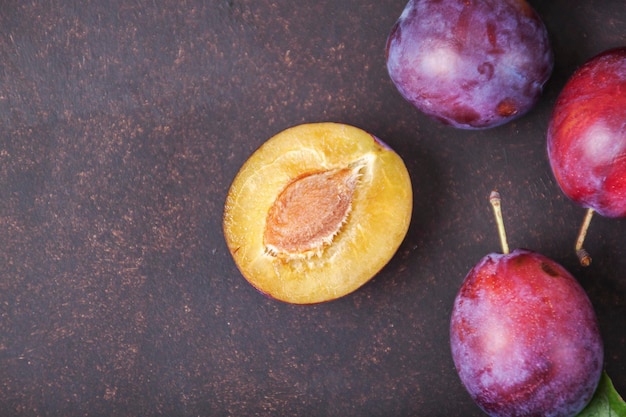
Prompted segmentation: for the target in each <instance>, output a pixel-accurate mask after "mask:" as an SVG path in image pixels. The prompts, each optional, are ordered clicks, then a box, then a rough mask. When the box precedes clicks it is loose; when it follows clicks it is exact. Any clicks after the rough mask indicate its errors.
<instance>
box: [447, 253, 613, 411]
mask: <svg viewBox="0 0 626 417" xmlns="http://www.w3.org/2000/svg"><path fill="white" fill-rule="evenodd" d="M450 346H451V351H452V357H453V360H454V363H455V366H456V369H457V372H458V374H459V377H460V379H461V381H462V382H463V384H464V385H465V388H466V389H467V391H468V392H469V394H470V395H471V396H472V398H473V399H474V401H475V402H476V403H477V404H478V405H479V406H480V407H481V408H482V409H483V410H484V411H485V412H486V413H487V414H489V415H491V416H573V415H576V414H577V413H578V412H580V411H581V410H582V409H583V408H584V407H585V405H586V404H587V403H588V402H589V400H590V399H591V398H592V396H593V393H594V391H595V389H596V387H597V385H598V382H599V379H600V376H601V373H602V367H603V360H604V354H603V343H602V338H601V336H600V331H599V328H598V323H597V319H596V316H595V312H594V310H593V307H592V305H591V302H590V301H589V298H588V297H587V295H586V293H585V291H584V289H583V288H582V287H581V286H580V285H579V284H578V282H577V281H576V280H575V279H574V278H573V277H572V276H571V274H569V273H568V272H567V271H566V270H565V269H564V268H563V267H561V266H560V265H559V264H557V263H556V262H554V261H552V260H551V259H549V258H547V257H545V256H543V255H540V254H538V253H535V252H531V251H528V250H525V249H517V250H515V251H513V252H511V253H510V254H507V255H502V254H490V255H487V256H485V257H484V258H483V259H481V260H480V261H479V263H478V264H476V266H475V267H474V268H473V269H472V270H471V271H470V272H469V273H468V275H467V276H466V278H465V280H464V282H463V285H462V287H461V289H460V290H459V292H458V294H457V296H456V299H455V302H454V307H453V312H452V317H451V322H450Z"/></svg>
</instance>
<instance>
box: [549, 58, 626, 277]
mask: <svg viewBox="0 0 626 417" xmlns="http://www.w3.org/2000/svg"><path fill="white" fill-rule="evenodd" d="M547 136H548V138H547V139H548V159H549V161H550V166H551V168H552V172H553V173H554V176H555V178H556V181H557V183H558V185H559V187H560V188H561V190H562V191H563V193H564V194H565V195H566V196H567V197H569V198H570V199H571V200H573V201H574V202H576V203H577V204H579V205H581V206H583V207H585V208H586V209H587V214H586V216H585V220H584V222H583V225H582V227H581V229H580V233H579V236H578V239H577V241H576V252H577V254H578V257H579V258H580V261H581V264H582V265H584V266H587V265H589V264H590V263H591V258H590V257H589V254H588V253H587V251H586V250H585V249H584V248H583V241H584V239H585V235H586V233H587V228H588V227H589V222H590V221H591V217H592V215H593V213H596V212H597V213H598V214H600V215H602V216H606V217H612V218H616V217H626V47H623V48H615V49H610V50H607V51H604V52H602V53H600V54H598V55H596V56H595V57H593V58H591V59H590V60H588V61H587V62H586V63H585V64H583V65H582V66H581V67H580V68H578V69H577V70H576V71H575V72H574V73H573V74H572V76H571V77H570V78H569V80H568V81H567V83H566V84H565V86H564V87H563V89H562V90H561V93H560V94H559V97H558V98H557V101H556V104H555V106H554V109H553V111H552V116H551V118H550V124H549V126H548V134H547Z"/></svg>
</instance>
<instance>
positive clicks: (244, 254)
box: [223, 123, 413, 304]
mask: <svg viewBox="0 0 626 417" xmlns="http://www.w3.org/2000/svg"><path fill="white" fill-rule="evenodd" d="M412 208H413V195H412V187H411V180H410V177H409V173H408V171H407V169H406V166H405V164H404V162H403V161H402V159H401V158H400V156H398V154H397V153H395V152H394V151H393V150H392V149H391V148H389V147H388V146H387V145H385V144H384V143H383V142H382V141H380V140H379V139H378V138H376V137H375V136H373V135H371V134H369V133H367V132H365V131H363V130H361V129H359V128H356V127H353V126H349V125H345V124H340V123H310V124H303V125H299V126H295V127H292V128H289V129H287V130H284V131H282V132H280V133H278V134H277V135H275V136H274V137H272V138H271V139H269V140H268V141H267V142H266V143H265V144H263V145H262V146H261V147H260V148H259V149H258V150H257V151H256V152H254V153H253V154H252V156H251V157H250V158H249V159H248V160H247V161H246V162H245V163H244V165H243V166H242V168H241V170H240V171H239V173H238V174H237V176H236V177H235V179H234V181H233V184H232V185H231V188H230V190H229V192H228V196H227V198H226V204H225V210H224V223H223V227H224V236H225V238H226V243H227V245H228V248H229V250H230V252H231V254H232V256H233V259H234V260H235V263H236V264H237V267H238V268H239V270H240V271H241V273H242V275H243V276H244V277H245V278H246V279H247V280H248V281H249V282H250V283H251V284H252V285H253V286H254V287H255V288H257V289H258V290H259V291H261V292H262V293H265V294H267V295H269V296H271V297H273V298H275V299H278V300H281V301H284V302H288V303H293V304H314V303H319V302H324V301H329V300H333V299H336V298H339V297H342V296H344V295H346V294H349V293H351V292H353V291H355V290H356V289H358V288H359V287H361V286H362V285H364V284H365V283H366V282H368V281H369V280H370V279H371V278H372V277H373V276H374V275H376V274H377V273H378V272H379V271H380V270H381V269H382V268H383V267H384V266H385V265H386V264H387V263H388V262H389V260H390V259H391V258H392V257H393V255H394V254H395V252H396V251H397V249H398V247H399V246H400V244H401V243H402V241H403V240H404V237H405V236H406V233H407V231H408V227H409V223H410V220H411V214H412Z"/></svg>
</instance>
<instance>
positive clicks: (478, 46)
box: [386, 0, 554, 129]
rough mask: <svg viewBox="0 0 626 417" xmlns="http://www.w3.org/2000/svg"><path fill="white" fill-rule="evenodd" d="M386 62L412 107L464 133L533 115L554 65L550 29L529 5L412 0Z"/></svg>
mask: <svg viewBox="0 0 626 417" xmlns="http://www.w3.org/2000/svg"><path fill="white" fill-rule="evenodd" d="M386 61H387V69H388V72H389V75H390V77H391V80H392V81H393V83H394V85H395V86H396V87H397V89H398V91H399V92H400V94H401V95H402V96H403V97H404V98H405V99H406V100H407V101H409V102H410V103H411V104H413V105H414V106H415V107H416V108H417V109H419V110H420V111H422V112H423V113H425V114H427V115H429V116H431V117H432V118H435V119H437V120H440V121H441V122H443V123H445V124H450V125H452V126H454V127H457V128H464V129H484V128H490V127H495V126H498V125H502V124H504V123H506V122H508V121H510V120H513V119H515V118H518V117H520V116H522V115H523V114H525V113H527V112H528V111H529V110H530V109H531V108H532V107H533V106H534V105H535V104H536V102H537V101H538V100H539V97H540V96H541V93H542V89H543V85H544V84H545V82H546V81H547V80H548V78H549V77H550V74H551V73H552V69H553V66H554V57H553V53H552V49H551V46H550V42H549V38H548V32H547V29H546V28H545V26H544V24H543V22H542V21H541V19H540V18H539V16H538V15H537V13H536V12H535V11H534V10H533V9H532V7H531V6H530V5H528V4H527V3H526V1H525V0H482V1H471V2H468V1H460V0H409V2H408V3H407V5H406V7H405V9H404V11H403V12H402V15H401V16H400V18H399V19H398V21H397V22H396V24H395V25H394V27H393V29H392V30H391V33H390V35H389V37H388V39H387V46H386Z"/></svg>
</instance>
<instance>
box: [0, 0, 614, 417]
mask: <svg viewBox="0 0 626 417" xmlns="http://www.w3.org/2000/svg"><path fill="white" fill-rule="evenodd" d="M531 3H532V5H533V6H534V7H535V8H536V9H537V11H538V12H539V14H540V15H541V16H542V18H543V19H544V21H545V24H546V26H547V28H548V30H549V32H550V36H551V39H552V42H553V46H554V49H555V56H556V67H555V70H554V73H553V76H552V78H551V79H550V81H549V82H548V84H547V85H546V90H545V94H544V96H543V98H542V100H541V101H540V103H539V104H538V105H537V106H536V108H535V109H534V110H532V111H531V112H530V113H529V114H527V115H526V116H524V117H523V118H521V119H519V120H517V121H515V122H512V123H510V124H507V125H505V126H502V127H499V128H495V129H491V130H487V131H461V130H456V129H453V128H451V127H447V126H443V125H440V124H438V123H436V122H433V121H432V120H430V119H427V118H426V117H425V116H423V115H422V114H420V113H418V112H417V111H416V110H414V109H413V108H412V107H411V106H410V105H409V104H408V103H406V102H405V101H404V100H403V99H402V98H401V97H400V95H399V93H398V92H397V91H396V90H395V88H394V86H393V85H392V84H391V81H390V80H389V77H388V75H387V72H386V67H385V56H384V53H385V52H384V49H385V41H386V37H387V34H388V32H389V30H390V29H391V27H392V25H393V23H394V22H395V20H396V19H397V17H398V16H399V15H400V13H401V12H402V9H403V8H404V0H376V1H367V2H363V1H356V0H347V1H337V0H318V1H315V2H294V1H292V0H278V1H266V0H256V1H248V0H245V1H237V0H224V1H222V0H164V1H156V0H155V1H148V0H135V1H95V0H91V1H86V2H79V1H70V0H56V1H12V0H6V1H2V2H0V416H2V417H4V416H66V417H70V416H269V415H272V416H274V415H276V416H296V415H297V416H479V415H481V412H480V410H479V409H478V408H477V407H476V406H475V405H474V404H473V402H472V400H471V399H470V398H469V396H468V394H467V393H466V392H465V390H464V388H463V387H462V385H461V383H460V381H459V379H458V377H457V375H456V372H455V370H454V366H453V363H452V359H451V355H450V351H449V345H448V323H449V315H450V311H451V306H452V301H453V299H454V296H455V294H456V291H457V289H458V287H459V286H460V284H461V281H462V280H463V278H464V276H465V274H466V273H467V272H468V271H469V269H470V268H471V267H472V266H473V265H474V264H475V263H476V262H477V261H478V260H479V259H480V258H481V257H482V256H484V255H485V254H487V253H488V252H494V251H498V250H499V242H498V237H497V231H496V228H495V225H494V222H493V220H492V214H491V208H490V207H489V204H488V195H489V192H490V191H491V190H492V189H493V188H498V189H499V191H500V192H501V194H502V197H503V199H504V201H503V205H504V210H505V212H504V218H505V222H506V225H507V231H508V235H509V242H510V244H511V246H512V247H518V246H519V247H526V248H529V249H533V250H536V251H538V252H542V253H543V254H545V255H547V256H549V257H552V258H553V259H555V260H557V261H558V262H560V263H562V264H563V265H564V266H565V267H566V268H568V269H569V270H570V271H571V272H572V273H573V274H574V275H575V276H576V277H577V278H578V279H579V280H580V282H581V284H582V285H583V286H584V288H585V289H586V290H587V292H588V294H589V297H590V299H591V300H592V302H593V304H594V306H595V308H596V311H597V315H598V318H599V321H600V325H601V330H602V333H603V337H604V341H605V345H606V369H607V372H608V373H609V375H610V376H611V377H612V378H613V382H614V384H615V386H616V387H617V389H618V391H620V392H621V393H626V331H625V330H626V221H625V220H610V219H604V218H601V217H599V216H597V217H596V218H595V219H594V221H593V223H592V226H591V230H590V232H589V233H590V234H589V236H588V240H587V248H588V249H589V251H590V252H591V253H592V255H593V256H594V263H593V265H592V266H591V267H589V268H587V269H583V268H582V267H580V266H578V264H577V260H576V258H575V256H574V253H573V245H574V241H575V237H576V233H577V231H578V227H579V225H580V223H581V221H582V218H583V215H584V211H583V209H581V208H579V207H577V206H575V205H574V204H573V203H572V202H570V201H569V200H568V199H567V198H565V197H564V196H563V195H562V193H561V192H560V190H559V189H558V187H557V185H556V183H555V181H554V179H553V177H552V174H551V172H550V169H549V165H548V161H547V157H546V152H545V131H546V127H547V123H548V118H549V114H550V111H551V109H552V106H553V104H554V102H555V99H556V96H557V94H558V92H559V90H560V89H561V87H562V86H563V85H564V83H565V81H566V79H567V77H568V76H569V75H570V74H571V73H572V72H573V71H574V69H575V68H576V67H577V66H579V65H580V64H582V63H583V62H584V61H585V60H586V59H588V58H590V57H591V56H593V55H595V54H596V53H598V52H600V51H602V50H604V49H607V48H610V47H615V46H620V45H625V44H626V9H625V7H624V1H623V0H581V1H577V2H572V1H571V0H553V1H544V2H542V1H538V0H535V1H531ZM317 121H338V122H344V123H349V124H353V125H356V126H359V127H361V128H363V129H365V130H368V131H370V132H372V133H374V134H376V135H377V136H379V137H380V138H382V139H383V140H385V141H386V142H387V143H388V144H389V145H391V146H392V147H393V148H394V149H395V150H396V151H397V152H398V153H399V154H400V155H401V156H402V157H403V158H404V160H405V162H406V164H407V167H408V169H409V171H410V174H411V176H412V180H413V184H414V193H415V207H414V215H413V220H412V224H411V228H410V230H409V233H408V235H407V237H406V240H405V241H404V243H403V244H402V246H401V247H400V249H399V251H398V253H397V254H396V256H395V257H394V258H393V260H392V261H391V262H390V263H389V264H388V265H387V266H386V267H385V268H384V270H383V271H381V273H380V274H379V275H378V276H377V277H376V278H374V279H373V280H372V281H370V282H369V283H368V284H367V285H365V286H364V287H363V288H361V289H360V290H358V291H356V292H355V293H353V294H351V295H348V296H346V297H344V298H341V299H339V300H336V301H333V302H329V303H325V304H319V305H314V306H292V305H288V304H285V303H281V302H277V301H273V300H271V299H268V298H266V297H265V296H263V295H261V294H259V293H258V292H257V291H256V290H254V289H253V288H252V287H251V286H250V285H249V284H248V283H247V282H246V281H245V280H244V279H243V278H242V276H241V275H240V273H239V272H238V270H237V268H236V267H235V264H234V262H233V261H232V259H231V257H230V255H229V253H228V250H227V248H226V245H225V243H224V238H223V236H222V228H221V221H222V212H223V204H224V199H225V197H226V193H227V190H228V187H229V186H230V183H231V181H232V179H233V177H234V175H235V174H236V172H237V171H238V169H239V167H240V166H241V164H242V163H243V162H244V161H245V160H246V159H247V157H248V156H249V155H250V154H251V153H252V152H253V151H254V150H255V149H256V148H257V147H258V146H259V145H261V143H263V142H264V141H265V140H266V139H268V138H269V137H271V136H272V135H273V134H275V133H277V132H278V131H281V130H283V129H285V128H287V127H290V126H293V125H296V124H299V123H303V122H317Z"/></svg>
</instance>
